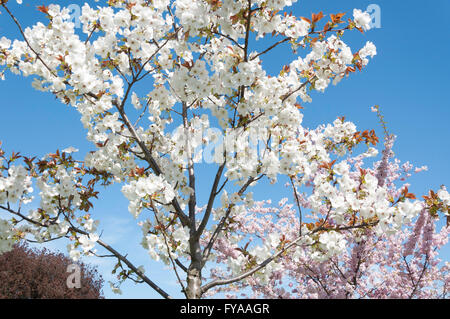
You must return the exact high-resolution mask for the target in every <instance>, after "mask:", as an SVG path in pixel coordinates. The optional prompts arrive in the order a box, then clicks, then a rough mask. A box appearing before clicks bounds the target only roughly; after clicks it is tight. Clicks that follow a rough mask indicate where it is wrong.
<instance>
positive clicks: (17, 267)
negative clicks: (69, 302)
mask: <svg viewBox="0 0 450 319" xmlns="http://www.w3.org/2000/svg"><path fill="white" fill-rule="evenodd" d="M73 263H74V262H73V261H72V260H71V259H70V258H69V257H67V256H65V255H64V254H62V253H55V252H51V251H49V250H48V249H42V250H38V249H32V248H30V247H28V246H27V245H26V244H18V245H16V246H15V247H14V249H13V250H12V251H10V252H7V253H4V254H2V255H0V299H13V298H14V299H20V298H23V299H98V298H103V294H102V286H103V279H102V277H101V276H100V275H99V274H98V273H97V270H96V269H95V268H94V267H92V266H87V265H85V264H83V263H78V265H79V266H80V269H81V276H80V279H81V280H80V282H81V288H68V287H67V283H66V282H67V278H68V277H69V276H70V275H71V273H70V272H67V266H68V265H70V264H73Z"/></svg>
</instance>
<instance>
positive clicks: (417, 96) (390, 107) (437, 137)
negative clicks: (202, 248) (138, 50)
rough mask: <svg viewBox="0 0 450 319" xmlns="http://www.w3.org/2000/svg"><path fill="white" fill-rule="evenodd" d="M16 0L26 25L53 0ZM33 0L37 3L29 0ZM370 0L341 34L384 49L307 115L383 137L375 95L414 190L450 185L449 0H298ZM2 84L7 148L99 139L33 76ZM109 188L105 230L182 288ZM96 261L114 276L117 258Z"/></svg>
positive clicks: (269, 61)
mask: <svg viewBox="0 0 450 319" xmlns="http://www.w3.org/2000/svg"><path fill="white" fill-rule="evenodd" d="M13 2H14V1H12V0H11V1H10V3H11V8H13V10H14V11H15V12H17V16H18V17H19V18H20V20H21V21H23V23H24V25H31V24H32V23H35V22H36V21H38V20H39V19H42V18H43V16H42V14H40V13H39V12H37V11H36V10H35V6H36V5H40V4H48V3H51V2H52V1H34V0H33V1H31V0H28V1H27V0H25V1H24V2H25V5H22V7H18V6H16V5H15V4H13ZM92 2H93V1H92ZM27 3H30V4H31V5H29V6H27V5H26V4H27ZM58 3H59V4H61V5H69V4H72V3H77V2H76V1H70V0H66V1H59V2H58ZM372 3H374V4H377V5H378V6H379V7H380V9H381V28H377V29H373V30H370V31H368V32H367V33H365V34H361V33H359V32H353V33H347V35H346V36H345V37H344V40H345V41H346V42H347V43H348V44H349V45H350V46H351V47H352V49H353V50H357V49H359V48H360V47H362V46H363V45H364V43H365V42H366V41H372V42H374V43H375V45H376V46H377V52H378V54H377V56H375V58H374V59H372V60H371V62H370V63H369V65H368V67H367V68H366V69H365V70H364V71H363V72H362V73H356V74H354V75H352V76H350V77H349V78H347V79H344V80H343V81H342V82H341V83H340V84H339V85H338V86H336V87H334V86H332V87H329V88H328V89H327V90H326V91H325V93H314V94H313V96H312V97H313V102H312V103H311V104H307V105H305V106H306V108H305V110H304V114H305V116H304V125H305V126H308V127H315V126H317V125H318V124H321V123H328V122H332V121H333V120H334V119H336V117H338V116H343V115H344V116H346V118H347V119H348V120H351V121H353V122H354V123H355V124H356V125H357V126H358V128H360V129H366V128H376V131H377V133H378V135H379V136H380V137H381V136H382V130H381V128H380V127H379V125H378V120H377V118H376V116H375V114H374V113H372V112H370V110H369V108H370V107H371V106H373V105H375V104H378V105H380V107H381V110H382V112H383V115H384V117H385V120H386V121H387V123H388V128H389V130H390V131H391V132H392V133H394V134H396V135H397V136H398V138H397V141H396V143H395V147H394V151H395V154H396V156H397V157H398V158H399V159H400V160H402V161H410V162H411V163H413V164H415V165H417V166H422V165H427V166H428V168H429V170H428V171H427V172H422V173H420V174H417V175H415V176H413V177H412V178H411V179H410V183H411V187H410V191H412V192H414V193H416V194H417V195H420V196H421V195H423V194H425V193H427V192H428V190H429V189H430V188H432V189H438V188H439V186H440V185H441V184H445V185H447V187H450V183H449V182H450V170H449V168H448V163H449V161H448V159H449V158H450V142H449V137H450V128H449V125H448V121H449V119H450V90H449V84H450V78H449V77H450V63H449V62H448V52H449V51H450V41H449V40H450V32H449V31H450V27H449V24H448V15H449V13H450V1H448V0H435V1H417V0H414V1H393V0H390V1H389V0H373V1H362V0H361V1H360V0H352V1H350V0H341V1H335V0H304V1H299V2H298V3H296V4H294V6H293V12H294V14H296V15H302V16H310V15H311V13H313V12H314V13H317V12H318V11H323V12H324V13H325V14H329V13H338V12H347V16H351V13H352V11H353V8H360V9H363V10H365V9H366V8H367V7H368V5H369V4H372ZM7 18H8V17H7V16H6V15H5V14H4V13H3V12H2V14H1V15H0V37H1V36H3V35H5V36H7V37H10V38H11V37H17V31H16V29H15V28H14V27H13V25H12V23H11V21H9V20H8V19H7ZM256 45H258V46H259V45H260V43H256ZM285 49H286V47H284V48H280V49H277V50H275V51H273V53H271V54H270V55H267V56H266V60H265V61H264V66H265V67H266V68H267V69H268V70H269V72H270V71H271V70H278V69H279V68H280V67H281V66H282V65H283V64H286V63H288V62H289V56H288V55H286V52H287V51H286V50H285ZM0 94H1V97H2V102H1V106H0V107H1V113H0V114H1V115H0V140H1V141H3V146H4V148H5V149H6V150H7V151H11V150H15V151H21V152H22V153H24V154H33V155H38V156H43V155H44V154H46V153H49V152H53V151H55V150H56V149H58V148H59V149H64V148H66V147H68V146H74V147H77V148H79V149H80V154H84V152H85V151H88V150H91V149H92V147H91V145H90V144H89V143H88V142H87V141H86V138H85V130H84V129H83V126H82V124H81V122H80V120H79V114H78V112H77V111H76V110H75V109H73V108H70V107H68V106H65V105H62V104H61V103H59V102H58V101H57V100H56V99H55V98H54V97H53V96H51V95H50V94H43V93H41V92H38V91H35V90H34V89H33V88H32V87H31V85H30V79H24V78H21V77H16V76H13V75H10V74H7V80H6V81H3V82H0ZM208 171H209V170H207V171H206V172H207V173H205V174H203V175H201V176H200V177H201V178H198V180H207V182H206V185H203V184H201V185H200V189H205V194H206V191H207V186H209V185H210V181H209V179H208ZM259 189H260V190H261V191H262V192H261V193H259V194H257V193H256V192H255V198H256V199H265V194H267V192H268V191H270V193H271V194H272V195H273V196H274V198H275V199H279V198H281V197H283V196H284V195H285V194H286V193H285V191H284V190H283V187H282V186H279V187H278V188H275V189H274V188H271V189H269V188H267V187H260V188H259ZM205 194H204V195H203V196H201V198H203V197H204V196H206V195H205ZM102 198H103V199H102V201H98V202H97V206H96V209H95V214H96V217H95V218H98V219H101V220H104V221H105V222H103V223H102V225H103V229H104V236H105V238H107V239H108V240H109V241H110V242H114V243H115V245H116V246H117V247H118V249H119V250H120V251H122V252H127V253H129V256H130V259H131V260H133V261H136V264H138V265H141V264H142V265H145V266H146V269H147V273H148V274H149V276H150V278H155V281H156V282H157V283H159V284H161V286H162V287H163V288H166V289H167V291H168V292H169V293H172V294H174V295H175V296H181V295H180V294H179V289H178V287H177V286H176V285H175V284H174V282H175V279H174V276H172V275H168V272H167V269H165V268H164V267H163V266H160V265H155V264H154V263H152V262H150V261H149V258H148V256H147V254H146V252H145V251H144V250H143V249H141V248H137V249H136V248H135V247H137V246H138V243H139V241H140V231H139V229H138V228H137V227H136V225H135V221H134V220H133V218H132V216H131V215H130V214H129V213H128V212H127V202H126V200H125V199H124V198H123V196H122V195H121V194H120V187H119V186H113V187H112V188H110V189H108V190H106V191H105V192H104V195H103V197H102ZM64 245H65V244H52V247H53V248H55V249H56V248H58V249H63V250H64ZM448 246H449V245H447V247H446V248H445V249H444V251H443V255H442V256H443V258H444V259H445V260H449V256H450V249H449V247H448ZM87 261H92V260H91V259H88V260H87ZM94 262H95V263H96V264H98V265H99V269H100V271H101V272H102V273H104V277H105V279H107V280H108V279H109V277H110V275H109V273H110V269H111V265H112V261H106V260H100V261H98V260H96V261H94ZM122 288H123V291H124V295H123V296H124V297H130V298H153V297H158V295H156V294H155V293H153V291H152V290H151V288H148V287H146V286H142V287H136V286H135V285H134V284H127V285H125V286H123V287H122ZM105 293H106V296H107V297H116V296H115V295H112V294H111V293H110V292H109V288H108V287H107V286H105Z"/></svg>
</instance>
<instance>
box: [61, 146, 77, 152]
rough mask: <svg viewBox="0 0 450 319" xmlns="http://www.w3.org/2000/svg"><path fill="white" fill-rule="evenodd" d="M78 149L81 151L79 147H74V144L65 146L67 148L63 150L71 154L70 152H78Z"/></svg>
mask: <svg viewBox="0 0 450 319" xmlns="http://www.w3.org/2000/svg"><path fill="white" fill-rule="evenodd" d="M78 151H79V150H78V149H77V148H75V147H72V146H70V147H68V148H65V149H63V150H62V152H63V153H67V154H70V153H76V152H78Z"/></svg>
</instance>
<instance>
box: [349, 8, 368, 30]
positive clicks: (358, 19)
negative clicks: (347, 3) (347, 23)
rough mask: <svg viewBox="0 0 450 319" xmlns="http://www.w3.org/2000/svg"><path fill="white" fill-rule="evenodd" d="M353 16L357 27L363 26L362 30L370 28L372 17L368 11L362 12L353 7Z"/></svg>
mask: <svg viewBox="0 0 450 319" xmlns="http://www.w3.org/2000/svg"><path fill="white" fill-rule="evenodd" d="M353 18H354V20H355V23H356V26H357V27H358V28H363V30H364V31H366V30H369V29H370V22H371V21H372V18H371V16H370V14H369V13H367V12H362V11H361V10H359V9H353Z"/></svg>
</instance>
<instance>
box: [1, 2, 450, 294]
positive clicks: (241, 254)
mask: <svg viewBox="0 0 450 319" xmlns="http://www.w3.org/2000/svg"><path fill="white" fill-rule="evenodd" d="M292 2H293V1H283V0H281V1H272V0H270V1H267V0H236V1H232V0H230V1H228V0H227V1H220V0H174V1H170V0H154V1H146V0H133V1H126V0H109V1H105V3H104V4H103V6H96V7H95V8H94V7H91V6H90V5H89V4H87V3H86V4H84V5H83V7H82V13H81V16H80V23H81V29H80V30H77V29H76V28H75V25H74V23H73V22H71V21H70V15H69V9H67V8H62V7H60V6H59V5H49V6H39V7H38V9H39V11H40V12H41V13H42V14H43V17H42V19H43V20H42V22H39V23H37V24H36V25H34V26H27V27H26V26H23V25H22V23H21V22H20V21H18V19H17V18H16V15H15V12H13V11H14V10H13V9H12V8H11V7H12V6H11V3H10V2H9V1H8V0H0V5H1V10H2V14H4V15H6V16H7V17H9V18H10V21H11V27H15V28H16V29H17V30H18V32H19V33H20V37H21V38H20V39H16V40H14V41H11V40H10V39H8V38H6V37H4V36H3V37H1V38H0V66H2V70H1V71H0V72H1V76H2V78H5V77H6V76H7V73H8V72H12V73H15V74H20V75H22V76H25V77H27V76H29V77H32V78H33V87H34V88H35V89H37V90H40V91H44V92H49V93H51V94H54V95H55V97H56V98H58V99H59V100H60V101H61V102H62V103H64V104H68V105H71V106H72V107H74V108H75V109H76V110H77V111H78V112H79V113H80V117H81V122H82V123H83V125H84V127H85V129H86V132H87V139H88V140H89V141H90V142H92V146H93V147H94V148H95V149H94V150H93V151H91V152H88V153H87V154H85V155H84V156H82V155H78V154H77V153H76V151H77V150H76V149H75V148H74V147H69V148H67V149H64V150H56V151H55V152H54V153H51V154H48V155H47V156H45V157H44V158H41V159H37V158H35V157H33V155H31V156H23V155H20V154H19V153H12V154H5V153H4V152H3V151H0V209H1V210H2V211H3V212H6V213H8V214H9V215H10V218H9V219H2V220H0V252H3V251H7V250H9V249H11V247H12V245H13V243H14V242H15V241H16V240H19V239H27V240H32V241H38V242H45V241H50V240H57V239H59V238H66V239H68V240H70V241H71V243H70V244H69V246H68V249H69V253H70V256H71V257H72V258H73V259H74V260H77V259H79V258H80V256H81V255H97V256H103V257H109V258H114V259H116V260H117V264H116V267H115V268H114V271H118V272H119V273H118V274H119V279H120V280H119V281H118V282H117V283H115V284H114V285H113V289H114V290H116V291H119V289H120V288H119V285H120V283H121V282H123V281H125V280H133V281H135V282H139V283H144V284H147V285H149V286H150V287H151V288H153V289H154V290H155V291H157V292H158V293H159V294H160V295H161V296H163V297H165V298H170V296H169V294H168V293H167V292H166V291H164V289H163V288H162V287H160V285H159V284H158V283H157V282H156V279H155V278H152V276H151V271H145V270H144V269H143V268H141V267H137V266H136V265H135V264H134V263H133V261H132V260H130V259H129V258H127V255H126V252H119V251H118V250H117V249H116V248H114V247H112V246H111V245H110V244H108V243H107V242H105V241H104V239H103V238H102V233H101V232H100V231H98V229H99V227H101V224H100V223H101V220H98V219H96V216H95V215H96V214H95V210H94V209H93V204H92V200H93V198H101V192H100V190H101V189H100V187H99V186H108V185H111V184H120V185H122V193H123V195H124V196H125V197H126V198H127V199H128V201H129V205H128V211H129V213H130V214H131V215H130V217H131V218H136V220H137V223H138V224H139V225H140V227H141V228H142V234H143V235H142V242H141V244H142V246H143V247H144V248H145V249H146V250H147V251H148V253H149V256H150V258H152V259H154V260H158V261H161V262H162V263H165V264H166V265H169V266H170V267H172V269H173V271H174V272H175V274H176V277H177V279H178V282H179V284H180V287H181V289H182V292H183V293H184V295H185V296H186V297H187V298H201V297H205V296H207V295H208V293H211V292H213V291H214V289H218V288H221V287H227V286H228V287H236V284H239V283H242V284H243V285H246V284H248V283H249V280H250V281H251V280H254V281H253V282H251V284H252V285H263V284H264V283H267V282H269V281H271V280H273V278H274V276H279V274H280V271H281V272H285V273H286V272H289V267H293V266H292V265H293V264H292V263H291V264H290V265H291V266H289V262H288V260H287V259H283V258H284V257H285V256H289V258H291V259H292V260H293V261H295V260H308V259H311V260H314V264H313V266H314V267H316V265H317V267H320V265H321V263H323V262H326V261H327V260H333V258H336V256H337V255H339V254H343V252H344V251H348V250H351V251H355V249H356V250H357V249H358V248H355V247H356V246H357V245H356V243H357V242H358V240H359V242H360V243H362V242H364V241H367V246H364V247H369V246H370V245H372V242H371V241H370V240H371V239H370V238H372V237H371V236H372V234H375V235H376V236H391V235H392V234H394V236H395V234H396V233H398V231H399V230H401V229H402V227H403V226H404V225H408V223H410V222H411V221H412V220H414V218H416V217H417V216H419V220H422V223H423V226H420V223H418V224H417V225H419V226H417V227H418V230H417V231H416V232H415V233H414V234H419V233H420V234H421V233H426V234H428V235H430V236H431V234H432V232H430V231H428V230H427V229H428V228H429V227H430V226H429V225H430V221H429V217H428V213H425V212H430V213H432V214H434V215H437V214H440V213H445V214H448V205H449V194H448V193H447V191H446V190H445V189H441V190H439V191H438V192H436V193H434V192H433V193H430V194H429V197H427V199H425V200H424V201H420V200H418V199H416V198H415V196H414V195H413V194H411V193H409V192H408V189H407V187H402V188H398V189H397V188H394V186H393V185H392V181H391V180H393V179H395V172H394V171H392V167H390V166H389V165H390V164H389V162H388V161H387V159H386V156H387V155H384V157H383V160H382V162H381V163H380V164H379V167H378V168H376V169H368V168H363V163H362V161H363V159H364V158H366V157H373V156H376V155H377V150H376V149H375V148H374V146H375V145H376V144H377V142H378V138H377V136H376V135H375V133H374V131H373V130H362V131H358V130H357V129H356V126H355V125H354V124H353V123H352V122H350V121H346V120H345V119H344V118H339V119H336V120H335V121H334V122H333V123H329V124H324V125H321V126H319V127H317V128H315V129H308V128H305V127H303V126H302V120H303V113H302V111H301V110H302V108H303V106H302V105H303V104H305V103H308V102H311V97H310V95H309V94H310V91H320V92H324V91H325V90H326V89H327V87H328V86H329V85H331V84H333V85H337V84H338V83H339V82H340V81H341V80H342V79H343V78H345V77H347V76H349V75H351V74H352V73H353V72H356V71H357V70H359V71H361V70H363V69H364V67H365V66H366V65H367V64H368V62H369V58H371V57H373V56H374V55H375V54H376V48H375V45H374V44H373V43H371V42H367V44H366V45H365V46H364V47H363V48H360V49H357V50H353V51H352V49H351V48H350V47H349V46H347V45H346V44H345V42H344V37H345V34H346V33H347V32H353V31H356V32H359V31H361V32H364V31H365V30H367V29H369V28H370V20H371V19H370V16H369V14H368V13H366V12H362V11H361V10H358V9H355V10H354V11H353V15H352V16H345V14H343V13H336V14H330V15H329V16H327V17H325V16H324V14H323V13H322V12H320V13H317V14H313V15H312V16H311V17H295V16H292V15H291V14H288V13H287V12H288V9H289V8H288V7H289V6H290V5H291V4H292ZM17 3H19V4H20V3H22V1H17ZM260 38H263V39H264V41H265V42H264V43H268V44H267V47H265V48H263V49H256V48H254V47H252V43H253V41H254V40H255V39H260ZM282 46H284V47H285V49H286V50H292V52H293V53H294V55H295V58H294V59H293V60H292V61H291V62H290V63H288V64H286V65H285V66H283V67H282V68H281V70H280V71H279V73H278V74H276V75H269V74H268V73H267V72H266V71H265V70H264V69H263V67H262V61H263V59H264V58H265V57H266V56H267V54H268V53H269V52H271V51H272V50H273V49H274V48H278V47H282ZM300 103H302V105H301V104H300ZM4 142H5V141H4ZM6 142H7V141H6ZM199 149H200V151H199ZM355 152H358V154H360V155H352V156H353V157H352V159H348V154H350V153H352V154H353V153H355ZM204 162H206V164H208V165H210V166H212V167H213V169H215V173H214V174H212V176H211V179H210V180H206V181H205V180H202V181H201V182H202V184H205V183H206V184H208V186H209V191H208V193H207V196H206V197H207V200H206V201H205V202H204V203H201V202H200V201H199V198H200V196H199V187H198V186H199V181H198V180H197V179H196V177H198V175H199V173H200V170H201V169H202V167H204V166H202V165H203V164H205V163H204ZM200 164H201V165H200ZM281 178H285V179H288V180H289V181H290V185H291V187H292V188H293V194H294V197H293V199H292V200H293V202H294V204H295V205H296V206H298V208H299V209H300V210H299V211H298V212H297V218H296V219H295V221H294V220H291V219H292V217H293V216H292V211H291V209H290V208H289V207H290V206H288V205H287V203H286V205H285V206H286V207H285V208H282V209H280V212H283V214H285V216H284V215H283V214H279V215H278V216H274V217H273V219H272V220H271V223H272V224H270V223H269V224H267V225H266V224H264V225H263V224H261V223H263V222H264V221H265V220H266V218H265V217H263V216H261V219H253V220H250V219H246V218H247V217H246V216H247V215H248V213H249V212H250V211H251V210H250V209H251V208H252V207H254V205H255V203H254V201H253V193H252V189H254V186H255V185H256V184H263V183H266V184H267V187H276V183H277V181H278V180H281ZM273 184H275V185H273ZM302 188H309V189H310V193H308V194H307V195H305V193H304V192H303V191H302V192H301V189H302ZM36 206H37V207H38V208H35V207H36ZM257 207H258V206H257ZM259 207H260V208H258V209H259V210H261V212H263V211H264V208H263V207H262V206H261V205H259ZM301 207H306V208H307V210H308V211H307V215H305V216H303V214H305V213H306V211H305V212H304V211H302V210H301ZM124 210H126V208H125V209H124ZM275 215H276V214H275ZM420 216H423V217H420ZM420 218H422V219H420ZM308 219H309V220H314V221H309V220H308ZM288 221H289V223H290V225H286V223H287V222H288ZM295 223H297V224H295ZM258 224H259V225H260V226H259V228H258ZM269 225H273V226H274V227H275V229H274V230H273V231H271V232H270V234H269V235H270V236H264V238H263V237H262V234H263V233H265V232H267V231H268V228H267V227H268V226H269ZM295 225H296V226H295ZM283 227H288V228H286V231H285V232H284V230H283ZM427 227H428V228H427ZM275 230H278V231H275ZM281 230H283V232H281ZM256 231H260V233H259V236H261V239H260V240H259V241H253V242H252V244H251V245H250V244H249V245H247V244H245V242H246V240H247V239H248V237H249V235H251V234H252V233H255V232H256ZM364 234H365V235H364ZM428 235H427V236H428ZM364 236H366V237H364ZM398 236H400V235H398ZM416 237H417V236H416ZM416 237H414V238H416ZM419 237H420V236H419ZM365 238H367V239H365ZM380 238H381V237H380ZM411 238H413V237H411ZM264 239H265V240H264ZM437 241H438V240H432V243H431V244H432V245H435V244H436V242H437ZM413 242H414V243H415V242H416V239H411V244H410V246H411V247H412V246H413V244H412V243H413ZM429 242H430V241H427V245H428V244H429ZM241 244H242V245H241ZM355 245H356V246H355ZM418 245H422V243H421V242H419V243H418ZM364 247H363V248H361V249H362V250H364V249H367V248H364ZM408 247H409V246H408ZM414 247H416V246H414ZM414 247H413V250H414ZM425 250H426V249H425ZM421 251H422V250H421ZM282 257H283V258H282ZM342 258H345V257H342ZM373 258H375V259H376V256H375V257H373ZM428 258H429V259H430V260H431V259H433V255H432V254H431V253H429V257H428ZM352 260H357V258H356V257H355V258H353V259H352ZM433 260H434V259H433ZM217 262H219V263H220V265H221V266H220V267H218V268H217V269H216V271H215V272H213V273H212V274H207V271H206V268H205V267H214V266H215V265H216V263H217ZM339 262H341V263H344V262H346V260H345V259H343V260H342V261H339ZM430 262H431V261H430ZM324 265H328V264H324ZM408 265H410V266H411V268H413V270H411V272H412V271H415V270H416V268H417V267H418V265H416V264H414V263H413V264H411V263H409V264H408ZM380 267H382V265H380ZM380 271H382V270H380ZM350 275H351V274H350ZM414 276H415V273H414V274H412V273H411V278H413V277H414ZM291 277H292V278H293V280H294V279H296V278H297V277H296V275H295V274H294V273H291ZM255 278H256V279H255ZM413 280H414V282H415V283H416V282H417V278H415V277H414V279H413ZM341 283H344V281H343V280H341ZM374 284H375V283H374ZM230 285H231V286H230ZM416 286H417V285H416ZM347 288H348V284H345V285H344V284H343V287H341V288H340V289H341V290H343V289H347ZM273 289H274V291H275V290H276V289H277V288H276V287H275V286H274V287H273ZM298 289H299V291H300V288H298ZM348 289H349V288H348ZM355 289H356V288H355ZM346 291H347V290H346ZM268 294H270V293H268ZM300 294H301V292H300Z"/></svg>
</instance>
